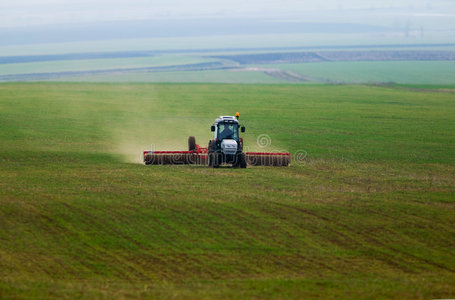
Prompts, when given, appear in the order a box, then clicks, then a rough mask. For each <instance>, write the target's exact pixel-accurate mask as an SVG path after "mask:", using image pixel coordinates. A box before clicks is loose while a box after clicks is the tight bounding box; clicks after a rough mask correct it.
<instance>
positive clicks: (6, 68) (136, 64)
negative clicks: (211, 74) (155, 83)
mask: <svg viewBox="0 0 455 300" xmlns="http://www.w3.org/2000/svg"><path fill="white" fill-rule="evenodd" d="M214 60H215V59H207V58H203V57H198V56H196V57H195V56H192V55H155V56H150V57H133V58H131V57H130V58H110V59H80V60H57V61H50V62H31V63H11V64H3V65H1V69H0V75H14V74H30V73H50V72H75V71H97V70H112V69H115V70H119V69H120V70H121V69H129V68H147V67H161V66H169V65H173V66H179V65H185V64H197V63H202V62H210V61H214Z"/></svg>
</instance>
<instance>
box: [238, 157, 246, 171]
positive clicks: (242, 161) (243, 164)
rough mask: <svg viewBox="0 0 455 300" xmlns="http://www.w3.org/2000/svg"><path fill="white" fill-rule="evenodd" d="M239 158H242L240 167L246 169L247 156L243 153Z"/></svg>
mask: <svg viewBox="0 0 455 300" xmlns="http://www.w3.org/2000/svg"><path fill="white" fill-rule="evenodd" d="M239 156H240V159H239V166H240V168H241V169H245V168H246V154H245V153H241V154H240V155H239Z"/></svg>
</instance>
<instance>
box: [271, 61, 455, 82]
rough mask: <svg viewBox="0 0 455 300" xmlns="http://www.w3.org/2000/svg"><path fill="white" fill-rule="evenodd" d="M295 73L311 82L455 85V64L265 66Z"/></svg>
mask: <svg viewBox="0 0 455 300" xmlns="http://www.w3.org/2000/svg"><path fill="white" fill-rule="evenodd" d="M263 66H264V67H268V68H280V69H282V70H286V71H292V72H295V73H297V74H299V75H301V76H303V77H306V78H308V79H310V80H311V81H322V82H332V83H385V82H394V83H399V84H429V85H453V84H454V81H453V78H454V77H455V62H454V61H379V62H325V63H312V64H278V65H263Z"/></svg>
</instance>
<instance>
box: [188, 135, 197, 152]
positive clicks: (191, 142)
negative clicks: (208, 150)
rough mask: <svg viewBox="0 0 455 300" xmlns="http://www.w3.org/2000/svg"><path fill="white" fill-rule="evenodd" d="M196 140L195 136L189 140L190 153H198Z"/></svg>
mask: <svg viewBox="0 0 455 300" xmlns="http://www.w3.org/2000/svg"><path fill="white" fill-rule="evenodd" d="M196 150H197V147H196V138H195V137H194V136H190V137H189V138H188V151H196Z"/></svg>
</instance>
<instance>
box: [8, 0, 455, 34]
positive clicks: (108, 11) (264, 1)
mask: <svg viewBox="0 0 455 300" xmlns="http://www.w3.org/2000/svg"><path fill="white" fill-rule="evenodd" d="M453 2H455V1H452V0H412V1H411V0H394V1H393V0H382V1H380V0H344V1H335V0H319V1H314V0H311V1H308V0H299V1H297V0H279V1H272V0H191V1H185V0H161V1H159V0H4V1H0V27H3V28H5V27H18V26H33V25H52V24H61V23H77V22H95V21H114V20H136V19H154V18H191V17H245V16H251V17H272V16H273V17H282V16H287V15H298V14H310V13H318V12H319V13H320V12H322V11H327V10H329V11H330V10H331V11H341V12H342V11H347V10H365V9H376V10H380V9H388V10H392V11H395V12H396V13H401V14H403V13H408V14H416V15H418V14H420V15H421V16H422V17H425V15H426V14H428V15H431V16H437V15H438V14H441V15H446V16H447V14H453V13H454V11H453V10H454V4H453Z"/></svg>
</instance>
